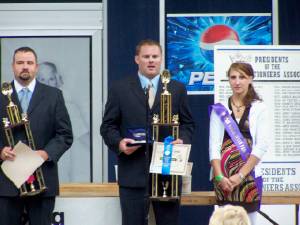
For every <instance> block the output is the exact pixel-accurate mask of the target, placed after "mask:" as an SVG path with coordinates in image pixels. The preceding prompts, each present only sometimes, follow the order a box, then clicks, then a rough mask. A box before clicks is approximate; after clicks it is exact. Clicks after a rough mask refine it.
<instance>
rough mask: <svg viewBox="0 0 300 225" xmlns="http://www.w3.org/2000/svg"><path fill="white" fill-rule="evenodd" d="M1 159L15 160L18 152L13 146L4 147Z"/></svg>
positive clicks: (0, 155) (0, 154)
mask: <svg viewBox="0 0 300 225" xmlns="http://www.w3.org/2000/svg"><path fill="white" fill-rule="evenodd" d="M0 157H1V159H2V160H3V161H4V160H10V161H13V160H14V159H15V158H16V152H15V151H14V150H13V149H12V148H11V147H4V148H3V149H2V150H1V153H0Z"/></svg>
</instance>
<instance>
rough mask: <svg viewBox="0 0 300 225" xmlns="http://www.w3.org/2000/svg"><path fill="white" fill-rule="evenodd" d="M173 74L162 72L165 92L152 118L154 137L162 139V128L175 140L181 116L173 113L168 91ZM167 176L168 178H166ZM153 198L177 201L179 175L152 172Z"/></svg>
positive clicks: (170, 96)
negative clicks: (158, 112)
mask: <svg viewBox="0 0 300 225" xmlns="http://www.w3.org/2000/svg"><path fill="white" fill-rule="evenodd" d="M170 79H171V75H170V72H169V71H168V70H164V71H163V72H162V74H161V81H162V83H163V85H164V86H163V92H162V94H161V96H160V115H157V114H155V115H154V116H153V120H152V138H153V140H154V141H160V138H161V130H162V129H163V130H167V131H168V132H169V134H168V135H172V137H173V138H174V140H176V139H177V138H179V121H178V120H179V118H178V115H172V95H171V93H170V92H169V91H168V87H167V85H168V83H169V82H170ZM163 177H165V178H166V179H164V178H163ZM151 189H152V190H151V191H152V193H151V194H152V195H151V197H150V198H151V199H152V200H156V201H176V200H178V199H179V192H178V175H161V174H157V173H152V188H151Z"/></svg>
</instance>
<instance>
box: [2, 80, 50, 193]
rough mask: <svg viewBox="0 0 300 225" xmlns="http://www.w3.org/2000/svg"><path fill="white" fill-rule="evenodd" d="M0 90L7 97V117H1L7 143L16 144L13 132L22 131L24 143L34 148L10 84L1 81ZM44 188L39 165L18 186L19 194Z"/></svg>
mask: <svg viewBox="0 0 300 225" xmlns="http://www.w3.org/2000/svg"><path fill="white" fill-rule="evenodd" d="M1 90H2V94H3V95H5V96H7V98H8V105H7V106H6V111H7V115H8V118H2V122H3V127H4V132H5V136H6V141H7V144H8V145H9V146H10V147H14V146H15V144H16V143H15V136H14V132H15V131H18V132H24V136H26V141H27V142H28V143H26V144H28V146H29V147H30V148H31V149H33V150H35V149H36V148H35V144H34V140H33V136H32V133H31V129H30V123H29V120H28V117H27V114H26V113H23V114H22V118H21V116H20V113H19V109H18V106H17V105H15V104H14V103H13V101H12V99H11V94H12V92H13V89H12V87H11V84H10V83H3V84H2V88H1ZM46 189H47V187H46V185H45V181H44V177H43V173H42V169H41V168H40V167H39V168H38V169H37V170H36V171H35V172H34V173H33V174H32V175H31V176H30V177H29V178H28V179H27V181H25V183H24V184H22V186H21V187H20V196H24V197H25V196H33V195H37V194H39V193H41V192H43V191H45V190H46Z"/></svg>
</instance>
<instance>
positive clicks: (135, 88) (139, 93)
mask: <svg viewBox="0 0 300 225" xmlns="http://www.w3.org/2000/svg"><path fill="white" fill-rule="evenodd" d="M130 86H131V90H132V92H133V93H134V94H135V95H136V97H137V99H138V100H139V102H140V103H141V104H143V105H145V104H146V101H147V99H146V95H145V92H144V90H143V88H142V85H141V82H140V80H139V77H138V76H135V77H134V78H132V79H131V80H130Z"/></svg>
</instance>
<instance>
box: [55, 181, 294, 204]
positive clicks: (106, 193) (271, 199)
mask: <svg viewBox="0 0 300 225" xmlns="http://www.w3.org/2000/svg"><path fill="white" fill-rule="evenodd" d="M118 196H119V192H118V185H117V184H116V183H102V184H82V183H80V184H77V183H70V184H61V185H60V197H118ZM215 203H216V201H215V194H214V192H213V191H193V192H191V193H190V194H183V195H182V198H181V204H182V205H191V206H192V205H214V204H215ZM262 204H265V205H281V204H290V205H297V204H300V192H264V193H263V198H262Z"/></svg>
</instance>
